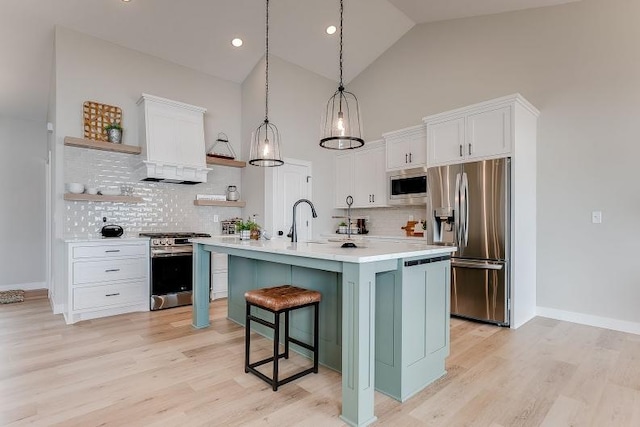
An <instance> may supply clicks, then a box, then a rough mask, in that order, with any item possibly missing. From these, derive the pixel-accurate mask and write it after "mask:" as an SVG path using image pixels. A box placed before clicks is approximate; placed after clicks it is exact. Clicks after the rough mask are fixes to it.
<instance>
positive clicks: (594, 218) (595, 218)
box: [591, 211, 602, 224]
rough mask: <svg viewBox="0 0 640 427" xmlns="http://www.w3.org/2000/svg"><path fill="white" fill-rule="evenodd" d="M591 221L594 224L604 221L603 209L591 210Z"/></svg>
mask: <svg viewBox="0 0 640 427" xmlns="http://www.w3.org/2000/svg"><path fill="white" fill-rule="evenodd" d="M591 222H592V223H593V224H600V223H602V212H601V211H593V212H591Z"/></svg>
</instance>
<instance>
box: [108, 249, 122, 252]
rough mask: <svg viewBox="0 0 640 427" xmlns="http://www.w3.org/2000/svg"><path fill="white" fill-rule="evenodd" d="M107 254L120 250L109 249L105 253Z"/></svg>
mask: <svg viewBox="0 0 640 427" xmlns="http://www.w3.org/2000/svg"><path fill="white" fill-rule="evenodd" d="M105 252H106V253H110V252H120V249H109V250H108V251H105Z"/></svg>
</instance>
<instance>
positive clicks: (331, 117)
mask: <svg viewBox="0 0 640 427" xmlns="http://www.w3.org/2000/svg"><path fill="white" fill-rule="evenodd" d="M343 12H344V4H343V0H340V85H339V86H338V90H337V91H336V92H335V93H334V94H333V96H332V97H331V98H329V102H327V109H326V111H325V114H324V117H323V124H322V137H321V139H320V146H321V147H324V148H329V149H332V150H350V149H353V148H359V147H362V146H363V145H364V139H362V129H361V127H360V107H358V98H356V96H355V95H354V94H353V93H351V92H348V91H346V90H345V89H344V84H343V82H342V16H343Z"/></svg>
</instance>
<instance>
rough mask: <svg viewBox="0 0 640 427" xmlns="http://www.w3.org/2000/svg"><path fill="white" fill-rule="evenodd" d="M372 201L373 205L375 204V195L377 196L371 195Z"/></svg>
mask: <svg viewBox="0 0 640 427" xmlns="http://www.w3.org/2000/svg"><path fill="white" fill-rule="evenodd" d="M371 201H372V202H373V203H375V202H376V195H375V194H372V195H371Z"/></svg>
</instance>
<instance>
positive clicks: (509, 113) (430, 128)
mask: <svg viewBox="0 0 640 427" xmlns="http://www.w3.org/2000/svg"><path fill="white" fill-rule="evenodd" d="M523 99H524V98H522V97H518V96H511V97H505V98H500V99H497V100H493V101H488V102H484V103H482V104H476V105H473V106H470V107H466V108H460V109H458V110H454V111H449V112H446V113H441V114H436V115H433V116H429V117H425V118H424V119H423V121H424V123H425V125H426V128H427V166H428V167H433V166H443V165H448V164H454V163H464V162H470V161H476V160H486V159H495V158H500V157H509V156H511V154H512V151H513V139H514V132H513V129H514V121H515V120H516V117H515V116H516V109H515V105H516V103H520V105H526V104H528V103H527V102H526V101H522V100H523Z"/></svg>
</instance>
